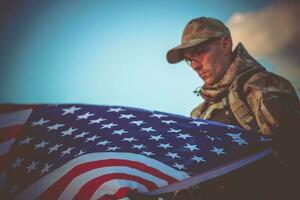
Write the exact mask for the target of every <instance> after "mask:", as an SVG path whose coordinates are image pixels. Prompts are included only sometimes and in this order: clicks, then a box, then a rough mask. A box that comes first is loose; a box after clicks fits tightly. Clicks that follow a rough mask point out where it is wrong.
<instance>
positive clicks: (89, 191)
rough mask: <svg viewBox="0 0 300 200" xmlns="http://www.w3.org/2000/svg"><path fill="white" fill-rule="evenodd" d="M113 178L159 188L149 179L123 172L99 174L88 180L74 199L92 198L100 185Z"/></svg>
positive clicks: (151, 188)
mask: <svg viewBox="0 0 300 200" xmlns="http://www.w3.org/2000/svg"><path fill="white" fill-rule="evenodd" d="M113 179H125V180H132V181H136V182H138V183H141V184H142V185H144V186H146V187H147V189H148V190H153V189H155V188H157V186H156V185H155V184H154V183H152V182H150V181H147V180H145V179H143V178H141V177H138V176H134V175H129V174H123V173H113V174H107V175H104V176H99V177H97V178H95V179H93V180H91V181H89V182H87V183H86V184H85V185H84V186H83V187H82V188H80V190H79V192H78V193H77V194H76V196H75V197H74V200H81V199H91V198H92V196H93V194H94V193H95V191H96V190H97V189H98V188H99V187H101V185H103V184H104V183H105V182H107V181H110V180H113Z"/></svg>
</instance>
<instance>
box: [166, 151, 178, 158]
mask: <svg viewBox="0 0 300 200" xmlns="http://www.w3.org/2000/svg"><path fill="white" fill-rule="evenodd" d="M165 155H166V156H170V157H171V158H173V159H174V158H181V157H180V156H178V154H177V153H171V152H168V153H167V154H165Z"/></svg>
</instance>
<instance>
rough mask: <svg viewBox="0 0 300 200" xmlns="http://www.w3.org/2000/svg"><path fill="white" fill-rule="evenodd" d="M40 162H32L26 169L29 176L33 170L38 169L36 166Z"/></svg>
mask: <svg viewBox="0 0 300 200" xmlns="http://www.w3.org/2000/svg"><path fill="white" fill-rule="evenodd" d="M38 163H39V162H35V161H34V160H33V161H32V163H31V164H30V165H29V166H28V167H26V169H27V173H28V174H29V173H30V172H31V171H32V170H35V169H36V165H37V164H38Z"/></svg>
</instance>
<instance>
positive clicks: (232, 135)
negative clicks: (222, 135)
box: [226, 133, 242, 140]
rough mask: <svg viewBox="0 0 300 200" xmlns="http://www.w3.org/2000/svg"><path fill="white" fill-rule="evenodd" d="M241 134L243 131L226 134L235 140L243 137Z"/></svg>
mask: <svg viewBox="0 0 300 200" xmlns="http://www.w3.org/2000/svg"><path fill="white" fill-rule="evenodd" d="M241 134H242V133H226V135H228V136H229V137H231V138H232V139H233V140H236V139H242V138H241Z"/></svg>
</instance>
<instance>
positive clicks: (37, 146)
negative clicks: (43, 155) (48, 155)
mask: <svg viewBox="0 0 300 200" xmlns="http://www.w3.org/2000/svg"><path fill="white" fill-rule="evenodd" d="M47 144H49V142H47V141H46V140H43V141H42V142H41V143H39V144H35V145H34V146H35V148H34V149H38V148H44V147H45V146H46V145H47Z"/></svg>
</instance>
